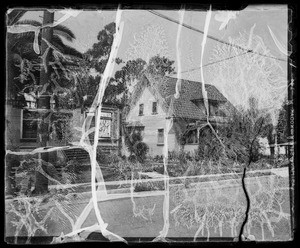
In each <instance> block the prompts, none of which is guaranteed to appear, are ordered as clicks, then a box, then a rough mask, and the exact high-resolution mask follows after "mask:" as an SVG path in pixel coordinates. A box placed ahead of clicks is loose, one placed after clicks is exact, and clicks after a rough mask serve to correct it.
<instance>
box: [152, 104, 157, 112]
mask: <svg viewBox="0 0 300 248" xmlns="http://www.w3.org/2000/svg"><path fill="white" fill-rule="evenodd" d="M152 114H157V102H153V103H152Z"/></svg>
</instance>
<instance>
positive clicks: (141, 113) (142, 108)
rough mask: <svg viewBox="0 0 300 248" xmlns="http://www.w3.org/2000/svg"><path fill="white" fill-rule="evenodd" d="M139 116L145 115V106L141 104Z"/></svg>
mask: <svg viewBox="0 0 300 248" xmlns="http://www.w3.org/2000/svg"><path fill="white" fill-rule="evenodd" d="M139 115H144V104H140V107H139Z"/></svg>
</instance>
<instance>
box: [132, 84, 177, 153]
mask: <svg viewBox="0 0 300 248" xmlns="http://www.w3.org/2000/svg"><path fill="white" fill-rule="evenodd" d="M152 102H157V100H156V99H155V97H154V96H153V95H152V93H151V92H150V91H149V89H148V88H145V89H144V91H143V93H142V95H141V96H140V98H139V100H138V101H137V103H136V104H135V106H133V108H132V109H131V110H130V111H129V113H128V115H127V117H126V122H132V121H139V122H141V123H142V124H143V125H144V126H145V129H144V135H143V142H145V143H146V144H147V145H148V146H149V153H148V154H149V155H151V156H156V155H163V148H164V145H158V144H157V136H158V129H164V130H165V129H166V113H165V112H164V110H163V109H162V107H161V105H160V104H159V102H158V104H157V114H152ZM140 104H144V114H143V115H142V116H139V105H140ZM171 130H172V129H171ZM171 130H170V132H169V135H168V143H169V146H168V150H171V149H174V148H175V146H176V144H175V134H174V132H172V131H171Z"/></svg>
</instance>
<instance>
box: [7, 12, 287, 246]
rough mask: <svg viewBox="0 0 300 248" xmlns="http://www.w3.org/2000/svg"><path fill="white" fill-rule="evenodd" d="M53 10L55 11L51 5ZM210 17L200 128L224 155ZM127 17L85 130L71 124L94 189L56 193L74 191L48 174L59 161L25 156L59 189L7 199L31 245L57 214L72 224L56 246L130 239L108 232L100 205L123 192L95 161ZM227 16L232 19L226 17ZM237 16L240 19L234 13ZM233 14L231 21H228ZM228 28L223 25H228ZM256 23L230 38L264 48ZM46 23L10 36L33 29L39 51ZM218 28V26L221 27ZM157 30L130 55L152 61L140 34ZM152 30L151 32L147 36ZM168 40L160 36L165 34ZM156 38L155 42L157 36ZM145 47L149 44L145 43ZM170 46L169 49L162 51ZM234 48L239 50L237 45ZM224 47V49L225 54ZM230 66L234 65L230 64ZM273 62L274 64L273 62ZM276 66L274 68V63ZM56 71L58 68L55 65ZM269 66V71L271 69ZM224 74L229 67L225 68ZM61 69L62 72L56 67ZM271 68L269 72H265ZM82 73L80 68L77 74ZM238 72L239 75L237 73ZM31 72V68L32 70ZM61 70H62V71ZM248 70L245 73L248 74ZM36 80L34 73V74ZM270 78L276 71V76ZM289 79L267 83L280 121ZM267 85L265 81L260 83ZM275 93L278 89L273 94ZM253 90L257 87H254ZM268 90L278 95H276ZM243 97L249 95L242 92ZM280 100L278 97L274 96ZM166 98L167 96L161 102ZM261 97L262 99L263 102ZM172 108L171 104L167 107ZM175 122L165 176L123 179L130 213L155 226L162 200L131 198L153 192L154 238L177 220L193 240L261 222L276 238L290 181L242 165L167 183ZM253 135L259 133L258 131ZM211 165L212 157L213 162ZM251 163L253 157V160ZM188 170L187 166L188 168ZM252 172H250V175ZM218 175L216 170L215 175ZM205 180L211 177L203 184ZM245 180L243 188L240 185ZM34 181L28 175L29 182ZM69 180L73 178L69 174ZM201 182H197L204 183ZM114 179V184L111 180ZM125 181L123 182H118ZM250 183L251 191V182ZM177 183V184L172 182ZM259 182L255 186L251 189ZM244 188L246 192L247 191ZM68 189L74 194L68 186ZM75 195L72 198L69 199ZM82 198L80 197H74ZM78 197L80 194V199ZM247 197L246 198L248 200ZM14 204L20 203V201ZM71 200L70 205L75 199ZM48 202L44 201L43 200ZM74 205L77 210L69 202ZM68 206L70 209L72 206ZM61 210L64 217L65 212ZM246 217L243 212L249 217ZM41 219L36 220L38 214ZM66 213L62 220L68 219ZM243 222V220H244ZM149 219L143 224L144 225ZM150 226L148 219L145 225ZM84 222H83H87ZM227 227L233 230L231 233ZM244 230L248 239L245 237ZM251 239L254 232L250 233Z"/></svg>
mask: <svg viewBox="0 0 300 248" xmlns="http://www.w3.org/2000/svg"><path fill="white" fill-rule="evenodd" d="M53 11H55V10H53ZM80 12H81V11H73V10H63V11H61V13H63V16H62V17H61V18H60V19H59V20H58V21H56V22H54V23H53V24H49V25H48V26H49V27H55V26H57V25H59V24H60V23H63V22H64V21H65V20H67V19H69V18H70V17H76V16H77V15H78V14H79V13H80ZM178 15H179V22H180V24H179V26H178V30H177V37H176V58H177V82H176V86H175V94H174V95H173V96H174V98H175V99H180V97H181V89H182V83H183V82H182V80H181V79H182V73H183V72H182V64H181V60H182V58H181V56H182V52H181V49H180V37H181V29H182V24H183V23H184V15H185V9H184V8H182V9H180V10H179V11H178ZM211 15H212V10H211V7H210V9H209V10H208V11H207V13H206V18H205V24H204V35H203V39H202V43H201V56H200V75H201V82H202V95H203V100H204V106H205V110H206V123H205V124H204V125H203V126H202V127H201V129H202V128H203V129H204V127H206V126H208V127H209V129H210V130H211V131H212V133H213V135H214V136H215V137H216V139H217V140H218V142H219V143H220V145H221V146H222V152H223V153H224V154H225V150H226V147H225V144H224V142H223V141H222V139H221V138H220V137H219V135H218V134H217V132H216V131H215V129H214V128H213V126H212V125H211V123H210V120H209V117H210V116H209V113H210V111H209V102H208V101H209V99H208V92H207V90H206V87H205V86H206V84H205V82H207V80H204V73H203V67H204V66H203V56H204V52H205V45H206V42H207V36H208V31H209V24H210V21H211ZM121 17H122V10H121V9H118V10H117V12H116V18H115V23H116V33H115V34H114V40H113V44H112V48H111V52H110V55H109V59H108V62H107V65H106V67H105V70H104V73H103V75H102V77H101V81H100V83H99V89H98V92H97V94H96V97H95V99H94V101H93V103H92V106H91V107H90V109H89V113H91V114H93V115H87V116H86V118H85V119H84V122H83V125H82V127H81V128H79V127H74V129H77V130H78V131H80V132H81V136H80V141H79V142H77V143H74V142H73V145H74V146H73V148H81V149H84V150H86V151H87V152H88V154H89V157H90V162H91V177H90V180H91V181H90V185H91V192H85V193H82V194H76V193H74V194H71V193H69V194H67V195H64V196H63V194H60V193H58V189H61V190H69V189H70V188H71V190H73V189H72V187H75V188H76V185H75V186H72V185H71V186H70V185H68V184H64V183H63V182H60V181H59V180H58V179H56V178H54V177H53V176H52V175H49V174H48V172H49V170H51V168H52V169H53V168H54V166H53V165H52V164H51V163H50V162H45V161H43V160H41V159H36V158H33V159H28V158H25V159H24V160H23V161H21V165H20V167H22V166H29V167H30V166H31V167H30V168H32V166H34V165H36V164H37V165H38V166H37V167H35V168H34V170H36V171H38V172H40V173H41V174H42V175H44V176H45V177H46V178H47V179H48V180H49V181H50V182H52V183H53V184H55V186H54V187H53V189H54V190H55V191H54V193H50V194H49V199H50V198H51V202H46V204H45V202H44V200H45V199H43V198H39V197H18V198H15V199H14V201H12V202H11V203H10V204H9V207H6V208H7V209H8V210H7V211H8V212H10V213H13V214H15V215H16V216H17V217H18V219H15V220H13V221H11V224H12V225H13V226H14V227H15V235H14V236H15V237H18V236H19V234H20V232H21V230H22V229H23V228H24V227H25V229H26V230H27V236H28V240H27V242H28V243H29V242H30V239H31V237H33V236H35V234H36V232H37V231H38V230H39V231H43V232H45V233H46V234H47V233H48V230H47V227H48V226H47V225H46V221H47V220H48V219H49V218H50V217H51V218H54V219H55V218H56V219H55V220H56V221H57V222H59V221H60V222H61V223H62V225H63V226H66V227H67V226H68V228H67V229H68V231H69V232H66V233H61V235H60V236H59V237H55V238H53V241H52V243H61V242H67V241H84V240H85V238H86V237H87V236H88V234H89V233H91V232H99V231H100V232H101V233H102V235H103V236H104V237H105V238H107V239H108V240H110V241H122V242H127V241H126V240H125V239H124V238H123V237H121V236H120V235H118V234H116V233H114V232H112V231H109V230H108V229H110V226H109V224H110V223H109V222H108V221H107V222H108V223H106V221H105V220H104V218H103V214H102V211H101V210H103V209H101V208H100V207H99V205H98V204H99V202H105V201H108V200H116V199H121V198H123V197H126V196H120V195H118V194H116V195H110V194H108V193H107V186H108V185H110V183H108V182H105V181H104V178H103V174H102V171H101V169H100V166H99V164H98V162H97V159H96V157H97V147H98V141H99V139H98V137H99V135H100V134H99V130H100V124H101V123H100V118H101V110H102V99H103V96H104V92H105V89H106V87H107V85H108V83H109V79H110V78H111V77H112V74H113V71H114V67H115V64H116V63H115V61H116V58H117V53H118V49H119V47H120V44H121V41H122V35H123V30H124V21H121ZM228 18H229V17H228ZM234 18H236V16H235V15H234ZM229 19H230V18H229ZM229 19H228V20H227V19H226V21H225V22H226V24H224V25H227V23H228V22H229ZM224 25H223V26H224ZM255 26H256V24H254V25H253V26H252V28H251V30H250V34H249V38H248V41H246V40H245V39H244V38H243V37H242V36H241V37H240V38H238V39H236V40H233V39H232V43H235V44H236V43H244V44H246V43H247V46H246V47H247V48H248V49H251V47H253V43H255V45H256V46H261V48H262V49H263V48H264V45H263V44H262V43H260V40H259V37H258V36H256V35H254V34H253V32H254V29H255ZM42 28H44V27H35V26H32V25H24V24H22V25H21V24H20V25H13V26H9V27H8V29H7V30H8V32H9V33H14V34H18V33H26V32H34V33H35V36H34V44H33V50H34V51H35V52H36V53H37V54H40V48H39V45H38V35H39V34H40V31H41V30H42ZM220 29H221V28H220ZM268 29H269V32H270V34H271V36H272V38H273V40H274V42H275V44H276V46H277V47H278V49H279V50H280V51H281V52H282V53H283V54H286V53H285V51H286V49H285V48H284V47H283V45H282V44H281V43H280V42H279V41H278V39H277V38H276V36H275V34H274V33H273V32H272V30H271V28H270V27H269V26H268ZM153 30H154V29H151V27H149V28H148V31H149V33H147V32H145V33H143V36H142V37H140V38H136V36H134V39H135V45H136V44H137V43H141V44H140V45H141V47H138V46H136V47H134V46H135V45H132V46H131V48H130V49H129V53H130V55H132V56H139V54H138V53H139V52H142V53H143V55H144V57H146V58H147V62H148V61H149V59H150V55H152V54H151V53H152V52H153V51H151V49H150V50H147V49H148V47H146V48H147V49H146V48H145V47H144V48H145V49H144V50H143V49H142V48H143V44H144V43H145V40H144V41H143V37H148V36H151V35H150V34H151V32H155V31H153ZM157 33H160V31H157ZM147 35H148V36H147ZM162 40H163V38H162ZM44 41H45V42H46V44H47V45H48V48H47V49H46V51H45V53H44V54H42V55H41V57H42V63H43V66H44V68H45V69H47V65H46V55H47V53H48V52H49V50H50V48H52V49H53V54H54V57H55V58H56V62H55V63H54V64H56V65H57V66H58V67H59V68H60V69H61V70H62V71H63V72H64V73H65V74H66V75H68V76H69V73H70V76H69V77H70V78H71V77H72V78H74V79H75V81H76V80H77V77H78V80H79V74H77V72H70V71H67V70H66V69H65V68H64V66H63V65H62V64H61V63H60V62H59V60H58V59H59V57H64V54H62V53H61V52H60V51H58V50H57V48H56V47H55V46H54V45H52V44H50V43H49V42H48V41H47V40H45V39H44ZM153 42H154V41H153ZM157 42H158V43H155V44H154V43H153V44H154V46H157V47H158V48H157V49H159V48H161V49H162V50H164V47H160V46H164V45H165V43H164V42H161V40H159V41H157ZM145 44H146V43H145ZM218 50H219V53H215V54H214V55H213V56H214V57H213V59H222V58H223V57H225V56H226V54H225V53H226V49H225V48H224V47H221V46H219V47H218ZM164 51H165V50H164ZM233 51H235V52H236V48H234V50H233ZM222 52H223V53H222ZM20 60H21V61H20V62H21V65H20V66H24V63H25V62H26V61H23V60H22V59H21V58H20ZM264 62H265V61H264V60H263V59H261V60H260V59H258V63H264ZM229 63H230V62H229ZM274 64H275V62H274ZM274 64H273V65H274ZM230 66H231V65H230V64H225V65H224V66H219V67H217V70H221V71H224V73H227V74H228V77H229V78H230V77H231V73H230V72H229V70H231V69H230ZM239 66H240V67H243V66H247V65H239ZM54 70H55V69H54ZM268 70H269V68H268ZM215 71H216V68H214V67H213V69H212V72H215ZM225 71H226V72H225ZM55 72H56V73H57V71H56V70H55ZM268 72H269V71H268ZM79 73H80V72H79ZM235 73H238V72H235ZM263 73H264V71H258V75H259V76H255V75H254V76H252V77H251V80H252V81H255V79H257V78H258V77H264V76H270V75H271V72H270V73H269V74H268V75H263ZM29 74H30V72H29ZM57 75H58V73H57ZM247 75H248V74H247ZM247 75H245V74H244V73H243V71H242V69H241V72H240V74H239V75H236V74H234V76H236V78H239V79H241V82H242V83H241V87H242V89H241V90H242V91H243V93H244V94H248V96H249V95H250V93H249V89H248V87H247V84H246V80H245V77H246V76H247ZM30 76H31V77H33V79H34V76H33V75H32V74H31V75H30ZM214 76H215V77H216V79H215V80H216V81H217V80H218V79H220V80H221V78H222V74H221V73H219V74H214ZM271 76H273V75H271ZM236 78H235V81H233V82H232V83H230V84H231V85H236V84H237V83H238V81H237V79H236ZM52 81H53V83H54V84H55V87H56V88H55V90H56V91H59V90H61V89H63V90H64V91H66V89H64V88H62V87H61V86H60V85H59V83H58V82H57V81H56V80H55V79H52ZM283 81H284V79H283V78H282V77H279V78H275V77H274V78H273V81H272V82H273V84H272V85H269V88H267V89H268V90H269V91H268V93H270V96H269V98H267V100H270V99H271V100H272V102H271V103H270V105H268V107H269V111H270V112H272V111H273V112H272V113H273V115H272V122H273V124H274V123H275V119H276V118H277V115H278V113H277V112H275V111H274V110H273V109H272V106H273V105H274V103H276V104H277V105H278V104H279V103H280V101H279V100H278V99H277V98H278V97H277V95H279V93H280V92H281V91H282V90H283V89H286V86H283V84H282V82H283ZM221 84H222V83H220V87H221V88H222V89H223V90H222V92H224V95H226V90H225V89H224V87H225V83H224V84H223V85H221ZM47 86H48V84H45V85H44V86H43V88H42V89H41V90H40V91H39V94H42V93H43V92H45V91H46V87H47ZM270 86H272V87H274V86H275V89H274V88H273V91H272V92H271V90H270ZM151 87H154V88H155V87H156V88H157V85H151ZM263 87H267V86H263ZM259 90H261V88H259V86H258V87H257V88H256V89H254V92H257V91H259ZM274 92H275V93H274ZM251 93H252V92H251ZM271 93H274V95H272V94H271ZM236 95H237V96H236V97H237V98H238V97H240V96H239V94H238V93H237V94H236ZM259 96H260V98H261V99H263V97H264V96H266V94H265V95H264V96H263V95H262V94H261V93H260V95H259ZM242 97H244V95H242ZM276 97H277V98H276ZM162 101H164V99H162ZM173 101H174V99H173V98H171V103H172V102H173ZM262 101H263V100H262ZM170 106H172V104H171V105H170ZM171 111H172V110H171V107H170V108H169V109H168V112H171ZM50 117H51V113H50V115H49V117H48V118H49V119H50ZM93 117H95V126H94V127H90V126H91V124H92V119H93ZM173 124H174V122H173V118H168V119H166V120H165V128H164V147H163V175H162V177H160V178H157V179H141V175H140V174H139V179H135V178H134V173H132V174H131V178H130V179H128V178H126V181H124V182H125V183H129V184H130V192H129V194H130V197H129V198H130V199H129V200H130V203H131V204H132V214H133V216H132V217H134V218H136V219H137V220H141V219H142V220H143V221H149V222H150V223H153V222H154V221H155V220H154V219H155V218H156V217H157V216H158V213H157V212H158V211H159V210H158V209H159V208H160V207H159V204H157V203H151V204H148V205H145V204H140V205H139V204H138V201H135V199H134V198H141V197H145V198H147V197H149V198H150V197H151V196H153V195H156V196H163V201H162V217H163V226H162V229H161V230H160V231H159V234H158V235H157V237H155V238H154V240H153V241H165V242H167V241H168V240H167V236H168V234H169V231H170V230H169V229H170V225H171V224H170V223H171V221H172V220H173V221H174V222H175V226H176V227H185V228H187V229H188V230H190V231H191V232H193V235H192V236H193V240H194V241H197V238H198V237H199V236H200V234H201V235H202V236H203V237H204V236H205V232H206V237H207V240H209V239H210V238H211V237H213V236H212V235H211V233H212V230H213V231H214V233H218V235H219V236H220V237H225V236H226V235H229V236H230V235H231V237H237V236H239V238H240V240H242V238H244V236H246V235H247V237H248V239H250V237H251V235H252V233H253V232H252V230H253V229H255V228H256V227H257V226H258V225H259V226H260V229H261V240H265V236H266V235H265V227H267V230H268V231H269V232H270V233H271V236H272V237H275V227H274V225H275V224H278V223H281V222H282V221H288V220H289V218H290V214H289V213H286V212H284V210H283V208H284V207H286V206H284V205H286V199H285V197H286V191H288V190H289V187H288V185H285V182H284V180H283V178H282V177H280V176H277V175H271V176H260V177H258V176H256V175H255V173H257V172H260V171H258V170H257V171H255V173H254V172H252V171H247V173H246V170H247V169H248V168H246V167H245V168H244V174H243V175H241V174H240V173H234V172H233V173H229V174H224V173H223V174H222V176H225V177H226V176H227V177H228V179H226V180H220V181H210V180H211V178H210V176H209V175H205V176H200V177H198V176H188V175H184V176H183V177H177V178H176V179H178V180H181V181H182V182H184V183H187V185H188V186H186V185H185V184H180V185H176V186H174V185H170V182H171V181H172V180H174V179H172V178H171V177H169V173H168V164H169V147H168V144H169V142H168V138H169V133H170V130H171V129H172V126H173ZM90 135H93V136H94V141H93V143H92V144H91V142H90V139H89V136H90ZM255 138H256V136H255ZM121 142H122V149H123V153H125V154H126V155H128V154H129V153H128V151H127V150H126V148H125V147H126V146H125V138H124V137H122V140H121ZM69 148H70V147H59V146H58V147H53V148H48V149H46V150H45V149H44V148H43V147H41V148H37V149H35V150H33V151H31V152H14V151H10V150H8V151H7V154H13V155H19V156H30V155H32V156H34V155H36V154H41V153H50V152H54V151H62V150H68V149H69ZM209 162H210V161H209ZM249 163H251V160H250V162H249ZM42 165H44V166H45V167H46V168H47V172H45V171H44V170H43V168H42ZM190 168H191V167H189V168H188V169H187V170H186V172H188V170H189V169H190ZM246 174H247V177H246ZM215 176H217V174H216V175H215ZM205 179H207V180H208V181H205ZM241 179H242V184H243V186H244V187H243V188H242V187H240V186H241V182H240V181H241ZM28 180H31V179H28ZM66 180H71V178H69V179H66ZM197 180H204V181H201V184H200V183H197V182H198V181H197ZM154 181H157V182H163V190H160V191H158V192H157V193H156V194H153V192H152V191H151V192H148V193H143V194H142V195H140V194H138V193H135V192H134V188H135V186H136V185H137V184H138V183H141V182H154ZM22 182H24V183H25V184H26V183H28V181H26V180H25V181H24V179H23V181H22ZM199 182H200V181H199ZM113 183H115V182H111V184H113ZM120 185H121V183H120ZM249 185H251V189H250V187H249V188H248V186H249ZM171 186H172V187H171ZM252 187H254V190H253V189H252ZM246 189H247V191H246ZM68 192H69V191H68ZM245 194H247V196H248V198H249V199H248V198H246V199H245ZM72 197H73V198H72ZM76 197H77V198H76ZM87 197H88V198H89V201H88V203H87V204H86V205H85V207H84V209H83V210H80V208H79V207H78V206H76V204H74V202H75V203H76V201H81V200H83V199H85V198H87ZM75 198H76V199H75ZM246 200H247V203H246V202H245V201H246ZM16 202H17V204H15V203H16ZM72 203H73V204H72ZM43 204H44V205H43ZM246 204H248V207H249V208H248V209H247V208H246ZM69 205H71V206H72V209H71V208H70V206H69ZM68 208H69V209H68ZM92 210H94V213H95V217H96V219H95V220H94V221H95V224H93V225H90V226H85V222H86V221H87V219H88V217H89V216H90V213H91V211H92ZM61 214H62V216H61ZM245 215H246V217H245ZM36 216H38V217H36ZM63 217H64V218H63ZM245 220H246V221H245ZM145 223H146V222H145ZM147 223H148V222H147ZM84 226H85V227H84ZM226 228H227V229H229V230H230V231H228V230H227V231H226V230H225V229H226ZM227 232H228V233H227ZM243 235H244V236H243ZM252 236H253V235H252Z"/></svg>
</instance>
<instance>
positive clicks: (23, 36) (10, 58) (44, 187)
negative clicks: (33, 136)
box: [7, 10, 82, 194]
mask: <svg viewBox="0 0 300 248" xmlns="http://www.w3.org/2000/svg"><path fill="white" fill-rule="evenodd" d="M25 13H26V11H24V10H12V11H11V12H10V13H8V16H7V24H8V26H11V25H32V26H35V27H41V26H42V23H40V22H38V21H34V20H25V21H21V18H22V17H23V16H24V14H25ZM53 19H54V13H50V12H48V11H44V17H43V25H44V24H49V23H50V24H51V23H53ZM35 38H36V37H35V33H34V32H24V33H18V34H14V33H8V34H7V74H8V78H7V79H8V88H10V90H11V92H12V93H13V94H16V93H18V92H20V91H21V90H23V89H24V87H26V86H28V85H29V86H30V85H33V84H35V83H36V82H33V81H34V79H35V78H37V79H38V80H36V81H38V83H37V84H38V85H40V86H43V85H45V84H46V83H47V82H51V79H50V76H51V73H52V72H53V69H52V68H51V67H50V66H49V62H51V61H52V62H53V61H54V60H55V58H54V54H53V51H54V50H56V51H58V52H60V53H61V54H63V55H64V56H68V57H71V58H72V57H73V58H74V57H76V58H79V59H81V58H82V54H81V53H80V52H78V51H77V50H76V49H74V48H72V47H70V46H68V45H65V44H64V42H63V40H62V38H65V39H67V40H69V41H73V40H74V39H75V35H74V34H73V32H72V31H71V30H70V29H68V28H67V27H65V26H62V25H57V26H55V27H53V28H44V29H43V30H42V32H39V34H38V37H37V43H38V46H39V47H40V48H41V49H40V50H41V55H39V54H37V53H36V49H34V42H36V41H35ZM43 38H44V39H46V40H47V42H49V43H50V44H51V45H52V46H54V49H53V48H50V49H49V51H48V53H45V51H46V50H47V48H48V45H47V43H46V42H45V41H44V40H43ZM35 45H36V44H35ZM44 54H46V56H45V57H44V58H43V56H44ZM24 60H27V61H29V62H30V63H31V64H34V63H35V64H36V65H37V69H36V70H34V69H33V68H31V69H32V71H33V72H31V74H30V75H33V74H34V75H33V76H32V77H31V78H30V77H26V76H25V77H24V76H23V77H21V78H20V79H21V80H19V79H18V80H15V77H14V76H15V75H18V70H20V68H18V67H16V66H15V63H16V62H19V63H20V62H23V61H24ZM56 60H57V58H56ZM59 60H60V61H59V62H60V63H61V64H62V66H64V64H68V63H70V62H69V61H68V62H67V61H66V60H64V59H62V58H60V59H59ZM32 62H33V63H32ZM41 62H42V63H41ZM19 74H20V73H19ZM21 75H22V74H21ZM20 81H21V82H20ZM49 88H50V87H48V88H47V91H49V90H50V89H49ZM29 90H32V89H29ZM48 94H49V93H48ZM46 95H47V93H46ZM47 99H48V100H47V101H48V103H47V104H46V105H49V103H50V102H49V101H50V99H49V98H47ZM37 103H38V107H39V105H40V101H39V100H38V101H37ZM45 117H46V116H44V115H42V116H41V118H42V120H43V119H44V118H45ZM41 123H42V124H41ZM45 125H48V124H46V123H45V122H44V121H42V122H39V125H38V130H37V131H38V135H37V143H38V145H39V146H42V147H43V146H46V145H47V141H46V140H47V138H46V139H42V140H39V137H45V136H48V135H49V134H48V133H47V129H48V128H47V127H46V128H45ZM41 158H42V160H44V161H45V162H47V161H48V156H47V153H45V154H44V155H42V157H41ZM44 170H45V172H47V168H45V169H44ZM47 191H48V179H47V178H45V177H44V176H43V175H42V174H40V173H39V172H37V173H36V184H35V190H34V192H35V193H37V194H39V193H44V192H47Z"/></svg>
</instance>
